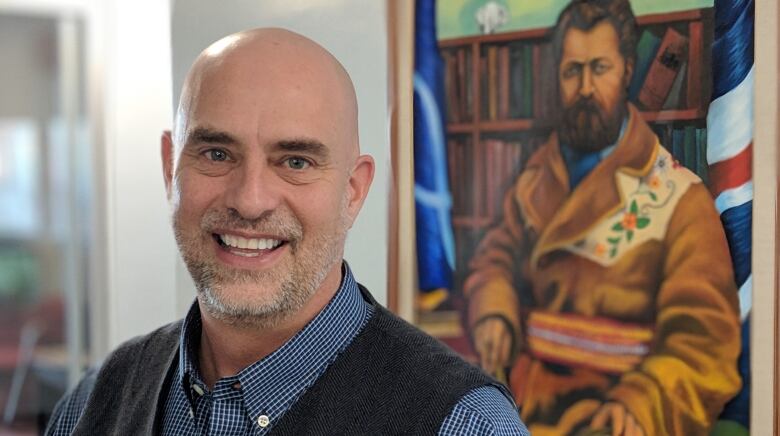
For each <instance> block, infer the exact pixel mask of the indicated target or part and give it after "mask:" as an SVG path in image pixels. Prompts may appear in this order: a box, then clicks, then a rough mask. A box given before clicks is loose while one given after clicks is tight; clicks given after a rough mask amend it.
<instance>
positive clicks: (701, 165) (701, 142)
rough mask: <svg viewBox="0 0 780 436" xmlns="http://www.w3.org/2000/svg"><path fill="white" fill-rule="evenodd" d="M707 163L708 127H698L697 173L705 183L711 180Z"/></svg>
mask: <svg viewBox="0 0 780 436" xmlns="http://www.w3.org/2000/svg"><path fill="white" fill-rule="evenodd" d="M708 169H709V165H708V164H707V129H696V174H697V175H698V176H699V177H700V178H701V180H702V181H703V182H704V184H707V182H708V181H709V177H708V174H707V172H708Z"/></svg>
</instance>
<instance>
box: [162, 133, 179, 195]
mask: <svg viewBox="0 0 780 436" xmlns="http://www.w3.org/2000/svg"><path fill="white" fill-rule="evenodd" d="M174 153H175V150H174V146H173V138H172V137H171V131H170V130H165V131H163V132H162V135H161V136H160V154H161V156H162V169H163V179H164V180H165V192H166V193H167V194H168V200H170V199H171V187H172V186H173V161H174Z"/></svg>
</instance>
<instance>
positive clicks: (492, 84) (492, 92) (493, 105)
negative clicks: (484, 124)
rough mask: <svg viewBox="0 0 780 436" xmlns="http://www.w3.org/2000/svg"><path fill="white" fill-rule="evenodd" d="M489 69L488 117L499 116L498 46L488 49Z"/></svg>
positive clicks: (493, 118)
mask: <svg viewBox="0 0 780 436" xmlns="http://www.w3.org/2000/svg"><path fill="white" fill-rule="evenodd" d="M487 60H488V61H487V62H488V63H487V69H488V89H487V91H488V119H489V120H495V119H496V118H498V101H497V100H498V99H497V97H498V47H496V46H490V47H488V50H487Z"/></svg>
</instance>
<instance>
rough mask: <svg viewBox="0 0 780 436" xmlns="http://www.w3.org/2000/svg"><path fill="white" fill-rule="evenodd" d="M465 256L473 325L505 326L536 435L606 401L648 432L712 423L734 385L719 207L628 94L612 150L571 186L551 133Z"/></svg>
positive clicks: (728, 279)
mask: <svg viewBox="0 0 780 436" xmlns="http://www.w3.org/2000/svg"><path fill="white" fill-rule="evenodd" d="M470 267H471V272H470V275H469V277H468V279H467V280H466V283H465V286H464V291H465V293H466V295H467V298H468V302H469V304H468V324H469V326H470V327H471V328H472V331H473V328H474V326H475V325H476V324H477V323H478V322H479V321H480V320H482V319H484V318H485V317H488V316H498V317H501V318H503V319H504V320H506V321H507V323H508V325H510V326H511V329H512V331H513V337H514V338H515V341H514V346H513V349H514V356H515V357H514V358H513V367H512V370H511V372H510V387H511V389H512V392H513V394H514V395H515V397H516V401H517V403H518V404H519V405H520V406H521V416H522V418H523V420H524V422H525V423H526V424H527V425H528V427H529V430H530V431H531V433H532V434H534V435H538V436H543V435H546V434H556V435H563V434H572V433H576V432H577V431H578V430H579V429H581V428H583V427H586V426H587V425H588V424H589V422H590V419H591V417H592V416H593V414H594V412H595V411H596V410H597V409H598V408H599V407H600V406H601V405H602V404H604V403H605V402H607V401H617V402H620V403H622V404H623V405H625V407H626V408H627V410H628V411H629V412H630V413H631V414H632V415H633V416H634V417H635V418H636V419H637V421H638V422H639V423H640V425H641V426H642V428H643V429H644V431H645V434H646V435H664V434H670V435H697V434H707V432H708V430H709V428H710V426H711V425H712V424H713V422H714V420H715V419H716V417H717V415H718V414H719V412H720V411H721V410H722V408H723V406H724V404H725V403H726V402H727V401H728V400H729V399H730V398H731V397H732V396H733V395H735V394H736V392H737V391H738V390H739V388H740V385H741V381H740V378H739V375H738V372H737V364H736V361H737V357H738V355H739V351H740V335H739V329H740V320H739V308H738V299H737V292H736V287H735V283H734V278H733V271H732V266H731V261H730V259H729V252H728V245H727V242H726V238H725V235H724V231H723V228H722V225H721V222H720V218H719V216H718V213H717V212H716V210H715V208H714V204H713V200H712V197H711V195H710V194H709V192H708V191H707V189H706V187H705V186H704V185H703V184H702V182H701V180H700V179H699V178H698V177H697V176H696V175H694V174H693V173H692V172H690V171H689V170H687V169H686V168H684V167H682V166H680V165H679V164H678V163H677V162H675V161H674V159H673V158H672V156H671V155H670V153H668V152H667V151H666V150H665V149H664V148H663V147H662V146H661V145H660V144H659V142H658V139H657V137H656V136H655V135H654V134H653V132H652V131H651V130H650V128H649V127H648V125H647V124H646V123H645V122H644V121H643V120H642V119H641V115H640V113H639V112H638V111H637V110H636V108H634V107H633V106H631V107H630V116H629V121H628V124H627V127H626V130H625V132H624V134H623V136H622V138H621V140H620V141H619V143H618V144H617V146H616V148H615V149H614V150H613V152H612V153H611V154H610V155H609V156H607V157H606V158H604V160H603V161H602V162H600V163H599V165H598V166H597V167H596V168H594V169H593V170H592V171H591V173H590V174H588V175H587V176H586V178H585V179H584V180H583V181H582V182H581V183H580V184H579V185H578V186H577V187H576V188H575V190H574V192H569V181H568V174H567V171H566V166H565V164H564V161H563V159H562V157H561V155H560V151H559V146H558V142H557V139H556V135H555V134H552V135H551V137H550V139H549V140H548V142H547V143H546V144H544V145H543V146H542V147H541V148H540V149H539V150H537V152H536V153H535V154H534V155H533V156H532V157H531V158H530V160H529V162H528V164H527V166H526V168H525V170H524V171H523V173H522V174H521V175H520V176H519V177H518V179H517V180H516V182H515V183H514V185H513V186H512V188H510V190H509V191H508V192H507V195H506V197H505V199H504V203H503V217H502V219H501V221H500V222H499V223H498V224H497V226H496V227H494V228H492V229H491V230H490V231H489V232H488V233H487V234H486V236H485V238H484V239H483V240H482V242H481V243H480V245H479V247H478V249H477V252H476V254H475V256H474V258H473V259H472V261H471V265H470Z"/></svg>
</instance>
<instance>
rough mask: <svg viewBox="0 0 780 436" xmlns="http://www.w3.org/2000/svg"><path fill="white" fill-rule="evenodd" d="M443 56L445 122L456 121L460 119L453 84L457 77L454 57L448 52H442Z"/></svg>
mask: <svg viewBox="0 0 780 436" xmlns="http://www.w3.org/2000/svg"><path fill="white" fill-rule="evenodd" d="M442 57H443V58H444V95H445V97H446V98H447V101H446V104H447V109H446V111H447V122H450V123H457V122H459V121H460V114H459V113H458V112H459V107H460V104H459V103H458V91H457V87H456V86H455V83H456V80H455V79H456V77H457V75H458V74H457V68H456V66H457V65H456V63H457V61H456V59H455V57H454V56H453V55H452V53H450V52H446V51H445V52H444V53H442Z"/></svg>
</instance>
